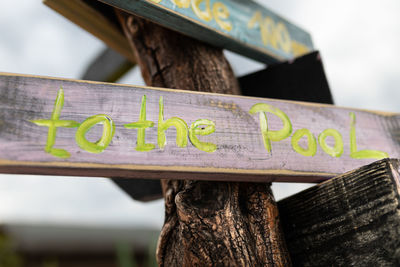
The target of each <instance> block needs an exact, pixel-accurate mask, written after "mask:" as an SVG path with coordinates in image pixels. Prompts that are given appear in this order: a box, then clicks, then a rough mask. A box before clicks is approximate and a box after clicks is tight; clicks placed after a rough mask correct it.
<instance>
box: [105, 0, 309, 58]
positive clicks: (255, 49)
mask: <svg viewBox="0 0 400 267" xmlns="http://www.w3.org/2000/svg"><path fill="white" fill-rule="evenodd" d="M100 1H101V2H104V3H106V4H110V5H112V6H114V7H117V8H119V9H123V10H125V11H127V12H130V13H132V14H136V15H138V16H141V17H144V18H146V19H149V20H152V21H154V22H156V23H159V24H161V25H163V26H165V27H168V28H170V29H173V30H176V31H178V32H181V33H183V34H185V35H188V36H190V37H192V38H195V39H197V40H200V41H203V42H207V43H209V44H211V45H214V46H218V47H221V48H226V49H229V50H232V51H234V52H236V53H239V54H242V55H245V56H247V57H250V58H253V59H254V60H257V61H261V62H264V63H268V64H269V63H273V62H278V61H283V60H286V59H291V58H294V57H296V56H299V55H302V54H305V53H307V52H309V51H311V50H313V45H312V40H311V36H310V35H309V34H308V33H307V32H305V31H304V30H302V29H300V28H299V27H297V26H295V25H293V24H292V23H290V22H289V21H288V20H286V19H284V18H282V17H281V16H279V15H277V14H276V13H274V12H272V11H271V10H269V9H267V8H265V7H263V6H261V5H259V4H257V3H255V2H253V1H241V0H220V1H216V0H133V1H124V0H100Z"/></svg>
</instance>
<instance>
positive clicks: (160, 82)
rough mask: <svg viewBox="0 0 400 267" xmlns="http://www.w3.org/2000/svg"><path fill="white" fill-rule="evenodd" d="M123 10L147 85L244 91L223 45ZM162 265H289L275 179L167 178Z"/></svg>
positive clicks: (123, 20) (160, 250)
mask: <svg viewBox="0 0 400 267" xmlns="http://www.w3.org/2000/svg"><path fill="white" fill-rule="evenodd" d="M117 13H118V17H119V19H120V22H121V24H122V26H123V28H124V31H125V35H126V36H127V38H128V39H129V41H130V43H131V46H132V49H133V51H134V53H135V55H136V58H137V60H138V64H139V66H140V68H141V71H142V75H143V78H144V80H145V82H146V84H147V85H150V86H157V87H167V88H178V89H186V90H193V91H205V92H215V93H222V94H239V93H240V90H239V86H238V83H237V80H236V78H235V76H234V74H233V72H232V70H231V67H230V65H229V63H228V62H227V60H226V59H225V57H224V55H223V53H222V50H221V49H217V48H214V47H211V46H209V45H206V44H204V43H201V42H199V41H196V40H193V39H191V38H188V37H186V36H183V35H181V34H179V33H176V32H173V31H170V30H167V29H165V28H163V27H161V26H159V25H156V24H153V23H151V22H148V21H146V20H144V19H141V18H138V17H135V16H132V15H128V14H126V13H119V12H118V11H117ZM162 187H163V194H164V199H165V208H166V211H165V223H164V226H163V228H162V231H161V235H160V238H159V242H158V248H157V261H158V264H159V265H160V266H272V265H277V266H289V265H290V258H289V254H288V252H287V248H286V245H285V243H284V237H283V234H282V231H281V226H280V222H279V215H278V209H277V206H276V203H275V200H274V197H273V195H272V192H271V189H270V184H263V183H257V184H255V183H237V182H235V183H233V182H204V181H191V180H162Z"/></svg>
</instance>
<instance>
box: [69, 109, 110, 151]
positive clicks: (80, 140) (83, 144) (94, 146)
mask: <svg viewBox="0 0 400 267" xmlns="http://www.w3.org/2000/svg"><path fill="white" fill-rule="evenodd" d="M98 123H100V124H103V134H102V135H101V137H100V139H99V140H97V141H96V142H94V143H92V142H90V141H88V140H87V139H86V137H85V135H86V133H87V132H88V131H89V130H90V129H91V128H92V127H93V126H95V125H96V124H98ZM114 132H115V125H114V122H113V121H112V119H111V118H110V117H109V116H107V115H104V114H98V115H94V116H91V117H89V118H87V119H86V120H85V121H84V122H82V123H81V125H80V126H79V128H78V130H77V131H76V134H75V140H76V143H77V144H78V146H79V147H80V148H82V149H83V150H86V151H88V152H90V153H96V154H97V153H101V152H103V151H104V149H106V148H107V147H108V145H109V144H110V142H111V140H112V138H113V136H114Z"/></svg>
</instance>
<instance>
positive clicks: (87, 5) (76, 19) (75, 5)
mask: <svg viewBox="0 0 400 267" xmlns="http://www.w3.org/2000/svg"><path fill="white" fill-rule="evenodd" d="M43 3H44V4H45V5H47V6H48V7H50V8H52V9H53V10H55V11H56V12H58V13H60V14H61V15H63V16H64V17H66V18H67V19H69V20H70V21H72V22H73V23H75V24H77V25H79V26H80V27H82V28H83V29H85V30H86V31H88V32H90V33H91V34H93V35H94V36H96V37H97V38H99V39H100V40H102V41H103V42H104V43H105V44H106V45H108V46H109V47H111V48H112V49H114V50H115V51H117V52H119V53H121V54H122V55H124V56H125V57H126V58H127V59H129V60H130V61H131V62H136V59H135V56H134V55H133V54H132V51H131V50H130V48H129V43H128V41H127V40H126V38H125V36H124V35H123V33H122V31H121V29H120V27H119V24H118V23H116V21H117V20H116V19H115V14H114V12H113V9H112V8H110V7H109V6H108V5H105V4H103V3H100V2H98V1H90V0H89V1H88V0H85V1H82V0H43Z"/></svg>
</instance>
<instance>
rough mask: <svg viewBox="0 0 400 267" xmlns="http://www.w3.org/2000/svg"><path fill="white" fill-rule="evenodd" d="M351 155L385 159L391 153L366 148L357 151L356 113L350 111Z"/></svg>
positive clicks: (353, 156) (355, 157) (359, 157)
mask: <svg viewBox="0 0 400 267" xmlns="http://www.w3.org/2000/svg"><path fill="white" fill-rule="evenodd" d="M350 119H351V122H350V157H352V158H354V159H383V158H388V157H389V155H388V154H387V153H385V152H382V151H378V150H369V149H364V150H360V151H357V141H356V115H355V114H354V113H353V112H350Z"/></svg>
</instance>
